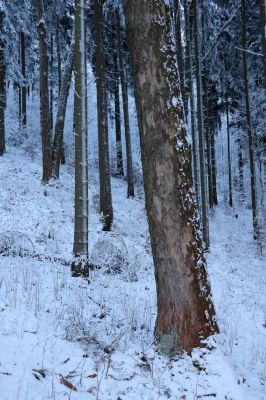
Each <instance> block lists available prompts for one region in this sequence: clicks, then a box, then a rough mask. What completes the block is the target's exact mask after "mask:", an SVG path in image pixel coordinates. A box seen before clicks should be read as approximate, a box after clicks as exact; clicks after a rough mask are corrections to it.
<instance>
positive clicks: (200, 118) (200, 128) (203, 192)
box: [193, 0, 209, 248]
mask: <svg viewBox="0 0 266 400" xmlns="http://www.w3.org/2000/svg"><path fill="white" fill-rule="evenodd" d="M193 11H194V34H195V63H196V83H197V111H198V131H199V158H200V189H201V219H202V231H203V240H204V242H205V244H206V248H208V247H209V224H208V209H207V201H206V174H205V157H204V126H203V111H202V80H201V63H200V50H199V30H198V6H197V2H196V0H193Z"/></svg>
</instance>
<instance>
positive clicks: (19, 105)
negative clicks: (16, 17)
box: [16, 37, 22, 127]
mask: <svg viewBox="0 0 266 400" xmlns="http://www.w3.org/2000/svg"><path fill="white" fill-rule="evenodd" d="M18 65H19V66H21V51H20V37H19V41H18ZM16 86H17V89H18V122H19V127H21V123H22V113H21V104H22V101H21V95H22V93H21V83H20V82H16Z"/></svg>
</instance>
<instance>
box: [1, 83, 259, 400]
mask: <svg viewBox="0 0 266 400" xmlns="http://www.w3.org/2000/svg"><path fill="white" fill-rule="evenodd" d="M14 95H15V93H13V92H12V90H10V91H9V93H8V107H7V139H8V146H7V149H8V153H7V154H6V155H5V156H4V157H1V159H0V188H1V189H0V246H1V243H2V244H3V243H11V244H12V246H11V247H12V250H14V252H13V253H12V254H11V255H9V256H6V255H5V256H1V255H0V400H63V399H71V400H83V399H84V400H85V399H98V400H165V399H175V400H180V399H182V400H184V399H185V400H195V399H203V400H204V399H207V400H209V399H210V400H211V399H218V400H264V399H265V398H266V386H265V385H266V382H265V380H266V372H265V367H266V363H265V358H266V327H265V323H266V304H265V287H266V271H265V266H264V264H263V256H262V255H261V254H260V253H259V251H258V249H257V248H256V246H255V245H254V243H253V241H252V232H251V221H250V218H251V215H250V210H246V209H244V208H243V209H240V210H236V211H235V212H234V213H230V212H229V211H228V210H226V209H220V208H219V209H217V210H216V213H215V216H214V217H213V218H212V220H211V252H210V254H209V255H208V269H209V273H210V277H211V283H212V288H213V296H214V302H215V306H216V310H217V318H218V322H219V326H220V330H221V333H220V334H219V335H217V336H216V337H214V338H211V339H210V341H209V345H210V347H212V348H213V349H212V350H211V351H209V350H207V349H205V350H204V349H201V350H196V351H195V352H194V353H193V354H192V356H188V355H180V356H179V357H177V358H176V359H175V360H168V359H166V358H164V357H162V356H160V355H159V354H158V353H157V352H156V347H155V346H154V345H153V327H154V322H155V317H156V294H155V283H154V275H153V265H152V258H151V251H150V243H149V235H148V227H147V222H146V214H145V207H144V201H143V196H142V193H141V189H138V190H137V191H136V192H137V196H136V198H135V199H134V200H132V199H127V198H126V182H125V181H124V180H120V179H118V178H115V177H114V178H112V192H113V203H114V217H115V218H114V225H113V230H112V232H110V233H103V232H102V230H101V225H100V223H99V215H98V212H97V210H98V201H99V196H98V173H97V170H96V167H97V130H96V118H95V115H96V104H95V102H96V95H95V87H94V86H92V87H90V90H89V102H88V103H89V121H90V135H89V158H90V174H89V196H90V217H89V219H90V221H89V245H90V255H91V258H92V260H93V261H94V262H95V264H97V265H99V266H101V269H98V270H95V271H94V272H92V274H91V276H90V278H89V282H88V281H87V280H84V279H82V278H72V277H71V275H70V270H69V268H68V267H67V266H64V265H62V264H61V263H60V260H61V259H64V260H66V261H67V260H71V258H72V254H71V251H72V243H73V214H74V210H73V204H74V202H73V183H74V182H73V181H74V177H73V174H74V169H73V162H72V154H73V137H72V132H71V127H72V111H71V110H72V106H71V105H70V107H69V109H68V113H67V119H66V141H65V145H66V151H67V163H68V164H67V165H66V166H64V167H63V168H62V175H61V179H60V182H51V183H50V184H49V185H48V186H43V185H41V183H40V176H41V167H40V166H41V159H40V138H39V136H38V134H39V127H38V98H37V95H34V96H33V97H32V98H31V99H30V101H29V110H28V111H29V115H30V116H31V118H29V119H28V130H27V132H20V131H19V126H18V124H17V122H16V118H15V114H16V106H15V104H16V103H15V102H14V101H13V100H14ZM70 99H71V96H70ZM130 108H131V112H130V114H131V115H134V105H133V102H132V101H131V102H130ZM131 128H132V134H133V136H132V143H133V157H134V166H135V168H136V172H137V173H136V178H137V179H139V181H141V178H140V177H139V176H141V175H140V174H138V172H139V171H140V168H141V167H140V160H139V144H138V138H137V130H136V121H135V120H134V118H132V119H131ZM23 135H24V136H23ZM14 145H17V147H13V146H14ZM114 146H115V143H114V133H113V131H112V130H111V134H110V148H111V153H112V154H113V155H114V154H115V151H114ZM123 146H124V143H123ZM123 149H124V150H125V148H124V147H123ZM114 161H115V160H114V159H111V163H112V164H114ZM235 213H238V218H235ZM25 250H26V251H27V250H28V251H30V252H31V253H33V251H34V252H35V253H37V254H40V255H43V256H45V257H46V259H45V258H43V259H41V257H39V259H34V258H32V257H28V256H26V257H23V258H22V257H19V256H18V255H17V256H15V254H18V253H19V252H20V253H23V252H25ZM110 267H111V268H110Z"/></svg>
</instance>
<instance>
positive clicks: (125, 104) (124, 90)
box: [116, 10, 134, 197]
mask: <svg viewBox="0 0 266 400" xmlns="http://www.w3.org/2000/svg"><path fill="white" fill-rule="evenodd" d="M116 15H117V17H116V18H117V21H116V22H117V42H118V58H119V71H120V79H121V87H122V99H123V113H124V125H125V139H126V153H127V197H134V178H133V165H132V150H131V138H130V126H129V112H128V89H127V82H126V76H125V72H124V61H123V48H122V35H121V26H120V16H119V10H117V14H116Z"/></svg>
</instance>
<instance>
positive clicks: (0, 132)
mask: <svg viewBox="0 0 266 400" xmlns="http://www.w3.org/2000/svg"><path fill="white" fill-rule="evenodd" d="M4 17H5V13H4V12H3V11H2V10H0V31H2V27H3V22H4ZM5 107H6V63H5V52H4V41H3V40H2V38H1V37H0V156H2V155H3V154H4V153H5V150H6V146H5Z"/></svg>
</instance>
